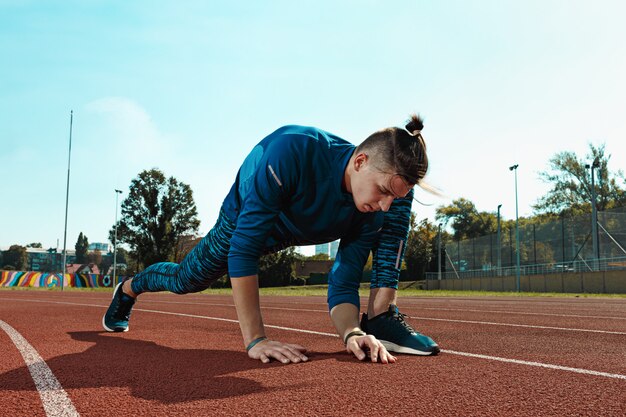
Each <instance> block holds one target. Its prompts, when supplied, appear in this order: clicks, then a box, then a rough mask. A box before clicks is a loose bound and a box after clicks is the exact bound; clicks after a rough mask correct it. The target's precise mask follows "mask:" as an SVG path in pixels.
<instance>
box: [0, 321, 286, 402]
mask: <svg viewBox="0 0 626 417" xmlns="http://www.w3.org/2000/svg"><path fill="white" fill-rule="evenodd" d="M68 334H69V335H70V336H71V337H72V339H74V340H79V341H83V342H92V343H94V345H93V346H91V347H89V348H88V349H87V350H85V351H84V352H81V353H73V354H68V355H63V356H58V357H55V358H53V359H50V360H49V361H46V363H47V364H48V366H49V367H50V369H52V372H53V373H54V374H55V376H56V377H57V379H58V380H59V382H60V383H61V385H62V386H63V388H64V389H66V390H67V389H71V388H108V387H113V388H115V387H121V388H124V387H128V388H130V393H131V395H132V396H135V397H138V398H143V399H146V400H156V401H159V402H161V403H165V404H173V403H180V402H187V401H194V400H206V399H220V398H230V397H237V396H241V395H248V394H252V393H259V392H264V393H267V392H270V391H275V390H276V388H267V387H264V386H263V385H262V384H261V383H259V382H257V381H254V380H250V379H246V378H243V377H241V376H231V375H229V374H234V373H237V372H241V371H247V370H252V369H258V368H264V369H268V370H269V369H271V368H274V367H275V366H281V364H280V363H273V364H269V365H264V364H262V363H260V362H258V361H253V360H251V359H249V358H248V356H247V355H246V353H245V352H234V351H226V350H208V349H173V348H170V347H166V346H160V345H157V344H156V343H154V342H147V341H142V340H133V339H128V338H126V337H123V338H122V337H117V335H113V334H111V333H106V332H94V331H84V332H69V333H68ZM292 366H294V365H292ZM24 368H25V366H24V367H21V368H18V369H14V370H12V371H9V372H6V373H4V374H2V375H0V392H2V391H5V390H11V391H15V390H26V391H29V390H35V386H34V384H33V381H32V380H31V379H30V378H28V379H25V378H24V375H25V374H28V371H27V370H26V372H24V370H25V369H24ZM103 395H107V393H105V392H103ZM108 395H110V394H108ZM113 400H114V399H113Z"/></svg>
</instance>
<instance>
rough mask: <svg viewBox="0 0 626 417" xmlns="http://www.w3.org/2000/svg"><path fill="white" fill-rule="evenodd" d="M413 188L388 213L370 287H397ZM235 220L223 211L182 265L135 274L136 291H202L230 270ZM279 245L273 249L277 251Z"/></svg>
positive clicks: (375, 251)
mask: <svg viewBox="0 0 626 417" xmlns="http://www.w3.org/2000/svg"><path fill="white" fill-rule="evenodd" d="M412 197H413V191H411V192H410V194H409V195H408V196H407V198H405V199H398V200H395V201H394V203H393V204H392V206H391V209H390V210H389V211H388V212H387V213H385V220H384V222H383V227H382V230H381V231H380V235H379V239H378V242H377V243H376V245H375V246H374V248H372V255H373V256H372V279H371V283H370V287H371V288H380V287H385V288H398V279H399V276H400V268H401V266H402V259H403V258H404V251H405V249H406V240H407V237H408V231H409V219H410V215H411V202H412ZM235 226H236V225H235V223H234V222H233V221H231V220H230V219H229V218H228V217H226V215H225V214H224V213H223V212H222V211H221V210H220V215H219V217H218V219H217V222H216V223H215V226H213V228H212V229H211V231H210V232H209V233H208V234H207V235H206V236H205V237H204V238H203V239H202V240H201V241H200V243H198V244H197V245H196V247H195V248H193V249H192V250H191V252H189V254H188V255H187V256H186V257H185V259H183V261H182V262H181V263H180V264H176V263H173V262H159V263H156V264H154V265H151V266H149V267H148V268H146V269H145V270H143V271H142V272H140V273H138V274H137V275H135V276H134V277H133V281H132V283H131V288H132V290H133V292H134V293H135V294H141V293H143V292H156V291H171V292H173V293H176V294H187V293H192V292H199V291H203V290H205V289H206V288H208V287H209V285H211V283H212V282H213V281H215V280H217V279H219V278H220V277H222V276H223V275H224V274H226V273H227V272H228V251H229V249H230V239H231V237H232V235H233V232H234V230H235ZM278 249H280V248H273V250H269V251H268V252H274V251H276V250H278Z"/></svg>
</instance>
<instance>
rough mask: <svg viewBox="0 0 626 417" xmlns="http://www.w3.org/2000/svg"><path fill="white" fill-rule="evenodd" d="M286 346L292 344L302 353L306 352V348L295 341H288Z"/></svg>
mask: <svg viewBox="0 0 626 417" xmlns="http://www.w3.org/2000/svg"><path fill="white" fill-rule="evenodd" d="M286 346H291V347H292V348H294V349H297V350H299V351H300V352H302V353H304V352H306V348H305V347H304V346H302V345H297V344H295V343H287V344H286Z"/></svg>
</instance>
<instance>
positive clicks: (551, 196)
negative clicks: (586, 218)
mask: <svg viewBox="0 0 626 417" xmlns="http://www.w3.org/2000/svg"><path fill="white" fill-rule="evenodd" d="M605 152H606V151H605V145H600V146H598V147H595V146H593V144H591V143H590V144H589V153H587V155H586V156H585V157H584V158H579V157H578V156H577V155H576V154H575V153H574V152H569V151H566V152H560V153H557V154H556V155H554V156H553V157H552V158H551V159H550V162H549V168H548V170H546V171H543V172H540V173H539V176H540V178H541V179H542V180H543V181H544V182H545V183H548V184H551V185H552V189H551V190H550V191H548V193H547V194H546V195H545V196H543V197H541V198H540V199H539V200H538V201H537V203H536V204H534V205H533V208H534V209H535V212H536V213H537V214H545V213H551V214H564V215H577V214H581V213H588V212H590V211H591V195H592V191H591V171H590V169H589V168H586V167H585V165H592V164H593V163H594V162H595V164H596V165H597V168H596V169H595V188H596V206H597V208H598V210H606V209H610V208H613V207H621V206H623V205H624V204H626V190H625V189H624V188H623V187H624V185H626V179H625V178H624V173H623V172H622V171H621V170H619V171H617V172H615V173H612V172H610V171H609V167H608V165H609V160H610V159H611V155H606V153H605ZM620 183H621V185H620Z"/></svg>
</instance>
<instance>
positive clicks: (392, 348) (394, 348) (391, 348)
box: [379, 339, 440, 356]
mask: <svg viewBox="0 0 626 417" xmlns="http://www.w3.org/2000/svg"><path fill="white" fill-rule="evenodd" d="M379 342H380V343H382V344H383V346H384V347H385V349H387V351H388V352H394V353H406V354H409V355H419V356H435V355H437V354H438V353H439V351H440V349H439V347H438V346H434V347H433V350H432V351H431V352H424V351H423V350H417V349H411V348H408V347H406V346H400V345H396V344H395V343H392V342H388V341H386V340H380V339H379Z"/></svg>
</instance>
